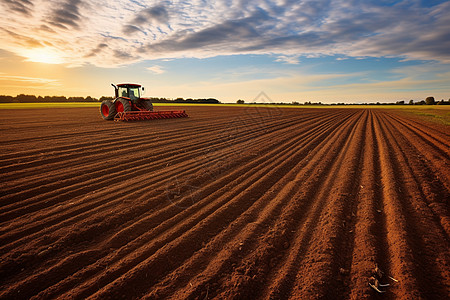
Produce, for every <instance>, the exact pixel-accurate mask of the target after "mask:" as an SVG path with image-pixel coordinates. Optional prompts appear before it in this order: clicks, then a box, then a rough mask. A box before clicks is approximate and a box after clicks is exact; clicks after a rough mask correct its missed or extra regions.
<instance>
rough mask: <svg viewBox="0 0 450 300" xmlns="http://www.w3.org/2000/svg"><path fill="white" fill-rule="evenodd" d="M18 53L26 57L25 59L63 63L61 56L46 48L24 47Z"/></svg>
mask: <svg viewBox="0 0 450 300" xmlns="http://www.w3.org/2000/svg"><path fill="white" fill-rule="evenodd" d="M20 54H21V55H22V56H23V57H25V58H26V61H31V62H38V63H45V64H61V63H63V60H62V58H61V57H59V55H58V54H57V53H56V52H55V51H54V50H51V49H48V48H35V49H25V50H23V51H22V52H21V53H20Z"/></svg>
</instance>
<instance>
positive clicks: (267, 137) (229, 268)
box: [0, 106, 450, 299]
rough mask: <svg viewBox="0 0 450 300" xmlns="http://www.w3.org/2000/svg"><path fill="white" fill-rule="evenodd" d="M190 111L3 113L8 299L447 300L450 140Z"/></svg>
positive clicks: (3, 279) (413, 122) (394, 127)
mask: <svg viewBox="0 0 450 300" xmlns="http://www.w3.org/2000/svg"><path fill="white" fill-rule="evenodd" d="M158 108H159V109H161V107H158ZM170 109H174V107H170ZM183 109H186V111H187V112H188V114H189V116H190V118H185V119H173V120H156V121H147V122H136V123H117V122H107V121H103V120H102V119H101V117H100V115H99V112H98V109H97V108H92V107H78V108H51V109H20V110H17V109H12V110H0V130H1V132H2V139H1V142H0V145H1V146H0V150H1V152H0V169H1V173H0V176H1V179H0V257H1V261H0V299H30V298H32V299H50V298H59V299H85V298H90V299H134V298H142V299H162V298H164V299H212V298H217V299H447V297H448V296H449V294H450V252H449V249H450V215H449V207H448V201H449V199H450V172H449V169H450V134H449V127H448V126H447V125H445V124H441V123H439V122H428V121H427V120H426V119H424V118H422V117H421V116H418V115H415V114H409V113H405V112H402V111H397V110H394V109H375V108H370V109H369V108H317V109H315V108H299V109H283V108H277V107H273V108H264V107H245V106H242V107H229V106H215V107H208V106H187V107H183ZM377 266H378V268H379V270H381V271H383V272H384V275H383V276H382V278H381V280H380V282H381V283H389V284H390V286H389V287H380V289H381V290H383V291H385V293H383V294H378V293H377V292H376V291H375V290H374V289H372V288H371V287H370V286H369V279H370V277H372V276H373V275H375V273H376V272H377V270H376V267H377Z"/></svg>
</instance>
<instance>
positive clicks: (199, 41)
mask: <svg viewBox="0 0 450 300" xmlns="http://www.w3.org/2000/svg"><path fill="white" fill-rule="evenodd" d="M0 9H1V10H2V11H3V14H2V18H0V95H12V96H15V95H17V94H34V95H41V96H46V95H49V96H55V95H60V96H66V97H69V96H83V97H86V96H92V97H96V98H99V97H101V96H112V95H113V93H114V90H113V88H112V87H111V85H110V84H111V83H115V84H118V83H128V82H129V83H139V84H142V85H143V86H145V95H144V96H145V97H165V98H178V97H182V98H185V99H186V98H216V99H219V100H220V101H221V102H233V103H234V102H236V101H237V100H238V99H242V100H244V101H246V102H253V101H258V100H261V99H260V97H259V96H260V95H262V93H263V94H264V95H267V96H265V97H264V99H263V102H287V103H290V102H293V101H296V102H300V103H303V102H306V101H311V102H322V103H337V102H345V103H364V102H395V101H400V100H404V101H409V100H410V99H413V100H415V101H420V100H422V99H424V98H426V97H427V96H434V97H435V99H437V100H440V99H445V100H448V99H449V98H450V1H437V0H430V1H424V0H405V1H394V0H367V1H356V0H303V1H302V0H296V1H292V0H259V1H255V0H247V1H244V0H217V1H202V0H193V1H185V0H180V1H139V0H115V1H100V0H58V1H53V0H1V1H0Z"/></svg>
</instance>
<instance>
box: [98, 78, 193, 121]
mask: <svg viewBox="0 0 450 300" xmlns="http://www.w3.org/2000/svg"><path fill="white" fill-rule="evenodd" d="M111 85H112V86H113V87H114V90H115V99H114V100H104V101H103V102H102V104H101V105H100V114H101V115H102V117H103V119H105V120H115V121H137V120H151V119H166V118H183V117H187V114H186V112H185V111H153V104H152V102H151V101H150V99H147V98H141V90H142V91H144V87H142V86H141V85H139V84H133V83H122V84H118V85H117V86H116V85H114V84H111Z"/></svg>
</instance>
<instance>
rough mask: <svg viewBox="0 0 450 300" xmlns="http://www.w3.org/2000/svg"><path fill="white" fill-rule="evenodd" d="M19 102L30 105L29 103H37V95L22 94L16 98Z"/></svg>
mask: <svg viewBox="0 0 450 300" xmlns="http://www.w3.org/2000/svg"><path fill="white" fill-rule="evenodd" d="M16 100H17V102H20V103H27V102H28V103H29V102H36V100H37V98H36V96H35V95H24V94H20V95H17V97H16Z"/></svg>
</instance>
